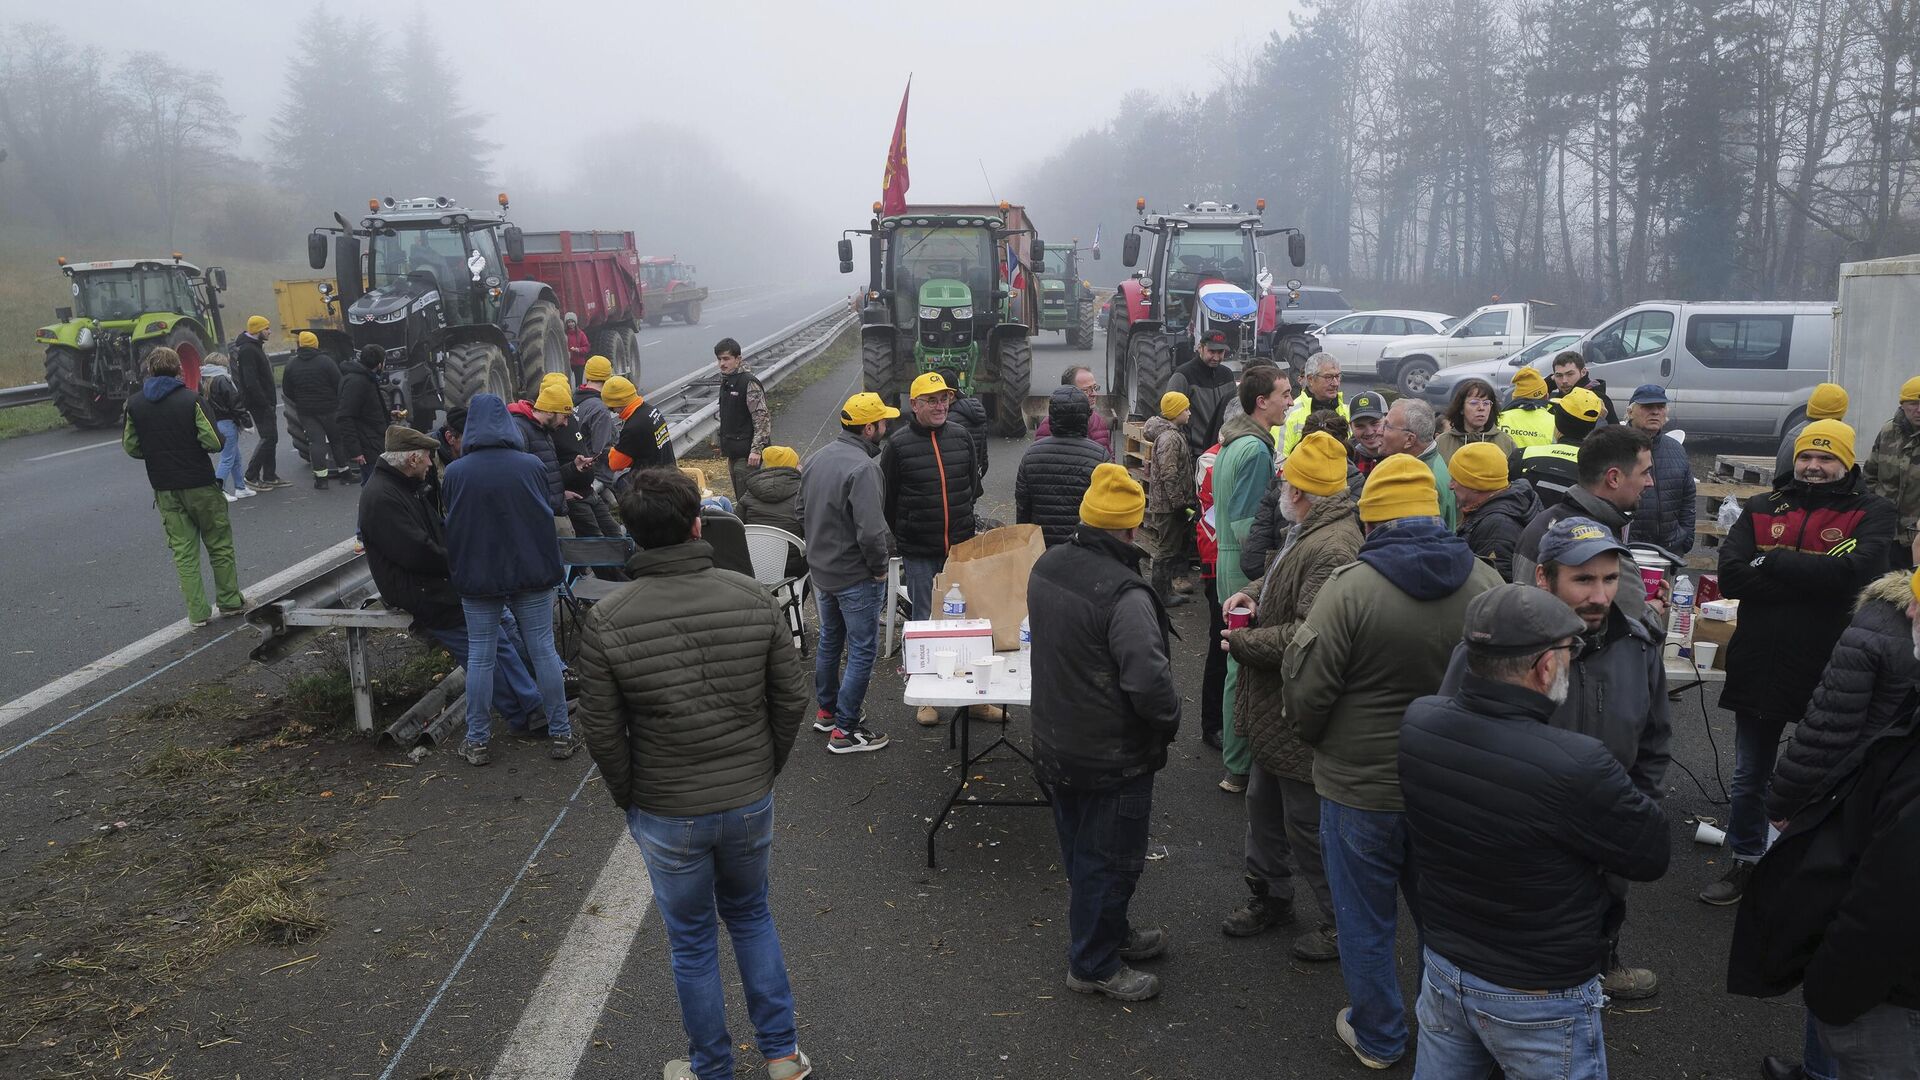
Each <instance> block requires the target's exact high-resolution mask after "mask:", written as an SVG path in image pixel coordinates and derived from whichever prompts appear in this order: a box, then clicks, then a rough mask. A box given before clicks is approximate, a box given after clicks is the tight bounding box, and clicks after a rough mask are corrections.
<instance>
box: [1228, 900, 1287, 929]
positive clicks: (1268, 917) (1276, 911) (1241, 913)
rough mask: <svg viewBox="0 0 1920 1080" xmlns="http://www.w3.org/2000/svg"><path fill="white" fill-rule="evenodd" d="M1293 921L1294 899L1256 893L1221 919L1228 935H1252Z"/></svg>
mask: <svg viewBox="0 0 1920 1080" xmlns="http://www.w3.org/2000/svg"><path fill="white" fill-rule="evenodd" d="M1292 921H1293V901H1291V900H1282V899H1280V898H1279V897H1275V896H1268V895H1266V894H1265V893H1255V894H1253V895H1252V896H1249V897H1247V902H1246V903H1244V904H1242V905H1240V906H1239V907H1237V908H1234V909H1233V911H1232V912H1230V913H1229V914H1228V915H1227V917H1226V918H1225V919H1222V920H1221V921H1220V932H1221V933H1223V934H1225V935H1227V936H1228V937H1252V936H1253V935H1255V934H1260V933H1264V932H1266V931H1268V930H1271V929H1273V928H1274V927H1276V926H1284V925H1286V924H1287V923H1290V922H1292Z"/></svg>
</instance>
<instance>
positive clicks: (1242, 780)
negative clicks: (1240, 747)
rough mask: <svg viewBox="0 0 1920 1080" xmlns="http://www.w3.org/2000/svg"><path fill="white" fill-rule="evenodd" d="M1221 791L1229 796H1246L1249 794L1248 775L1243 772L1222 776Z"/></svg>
mask: <svg viewBox="0 0 1920 1080" xmlns="http://www.w3.org/2000/svg"><path fill="white" fill-rule="evenodd" d="M1220 790H1221V791H1224V792H1226V793H1227V794H1229V795H1245V794H1246V793H1247V774H1246V773H1243V772H1230V773H1228V774H1227V775H1225V776H1222V777H1221V778H1220Z"/></svg>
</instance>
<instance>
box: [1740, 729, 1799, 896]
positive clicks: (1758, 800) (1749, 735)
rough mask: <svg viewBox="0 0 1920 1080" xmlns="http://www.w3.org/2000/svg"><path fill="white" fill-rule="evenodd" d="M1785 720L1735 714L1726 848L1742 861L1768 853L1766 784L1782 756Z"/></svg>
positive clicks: (1754, 859) (1758, 858)
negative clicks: (1778, 756)
mask: <svg viewBox="0 0 1920 1080" xmlns="http://www.w3.org/2000/svg"><path fill="white" fill-rule="evenodd" d="M1786 726H1787V725H1786V721H1784V720H1767V719H1764V718H1762V717H1760V716H1758V715H1756V714H1754V713H1734V714H1733V731H1734V735H1733V791H1732V793H1731V796H1730V797H1731V799H1732V805H1731V806H1730V807H1728V809H1727V847H1728V848H1729V849H1731V850H1732V852H1733V857H1734V858H1735V859H1737V860H1739V861H1740V862H1747V863H1750V862H1758V861H1760V856H1761V855H1763V854H1765V853H1766V850H1767V825H1768V822H1767V781H1768V780H1769V779H1771V778H1772V776H1773V759H1774V758H1775V756H1777V755H1778V754H1779V753H1780V733H1781V732H1782V731H1784V730H1785V729H1786Z"/></svg>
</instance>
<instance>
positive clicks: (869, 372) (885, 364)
mask: <svg viewBox="0 0 1920 1080" xmlns="http://www.w3.org/2000/svg"><path fill="white" fill-rule="evenodd" d="M906 367H907V365H906V363H905V361H904V360H903V359H902V358H901V356H900V349H899V342H898V339H897V337H896V336H895V334H894V332H893V328H892V327H881V328H880V330H879V332H877V333H872V334H861V335H860V373H861V378H862V379H863V380H864V381H865V385H866V388H867V389H868V390H870V391H872V392H873V393H876V394H879V395H880V400H882V401H884V402H886V403H887V404H888V405H898V404H899V403H900V396H901V395H902V394H905V393H906V392H907V377H906Z"/></svg>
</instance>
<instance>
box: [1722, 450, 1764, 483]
mask: <svg viewBox="0 0 1920 1080" xmlns="http://www.w3.org/2000/svg"><path fill="white" fill-rule="evenodd" d="M1776 463H1777V460H1776V459H1775V458H1774V456H1773V455H1771V454H1758V455H1747V454H1715V455H1714V456H1713V478H1714V479H1715V480H1723V481H1733V482H1734V483H1740V484H1759V485H1761V486H1762V487H1768V486H1771V485H1772V484H1773V473H1774V466H1775V465H1776Z"/></svg>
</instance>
